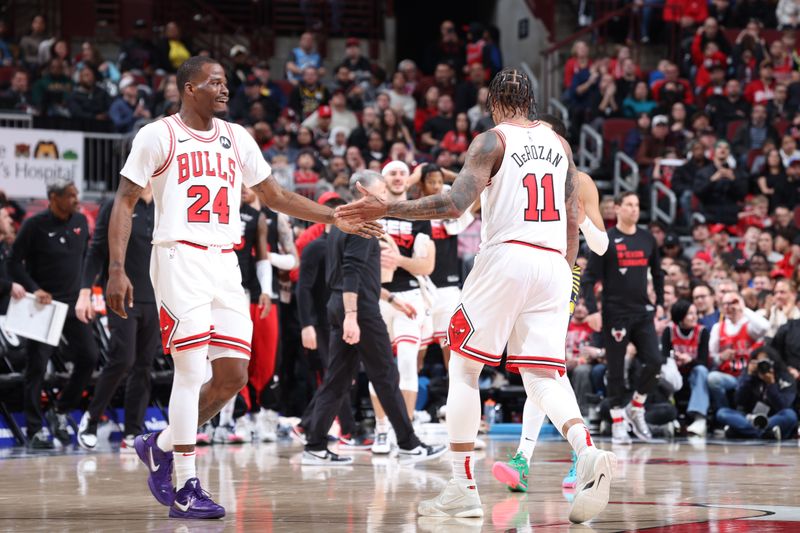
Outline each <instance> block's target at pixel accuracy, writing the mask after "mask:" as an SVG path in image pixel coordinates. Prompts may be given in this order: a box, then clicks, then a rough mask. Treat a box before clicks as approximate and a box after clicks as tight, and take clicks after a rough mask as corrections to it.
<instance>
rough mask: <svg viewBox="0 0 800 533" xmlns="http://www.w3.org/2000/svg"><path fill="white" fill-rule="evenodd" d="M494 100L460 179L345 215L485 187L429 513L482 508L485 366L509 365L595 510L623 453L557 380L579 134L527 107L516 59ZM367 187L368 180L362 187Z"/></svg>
mask: <svg viewBox="0 0 800 533" xmlns="http://www.w3.org/2000/svg"><path fill="white" fill-rule="evenodd" d="M488 103H489V109H490V110H491V113H492V118H493V119H494V121H495V123H496V124H498V125H497V126H496V127H495V128H493V129H491V130H489V131H487V132H485V133H482V134H481V135H479V136H478V137H476V138H475V140H474V141H473V142H472V144H471V146H470V147H469V151H468V153H467V159H466V162H465V164H464V168H463V169H462V170H461V172H460V173H459V175H458V178H457V179H456V181H455V182H454V183H453V187H452V189H451V190H450V191H448V192H444V193H442V194H438V195H433V196H427V197H424V198H421V199H419V200H414V201H406V202H397V203H393V204H388V203H385V202H383V201H381V200H380V199H378V198H376V197H375V196H371V195H368V194H366V193H365V197H364V198H362V199H361V200H359V201H358V202H355V203H353V204H350V205H347V206H342V207H339V208H337V211H336V216H337V219H342V220H348V221H350V222H361V221H364V220H376V219H379V218H382V217H384V216H386V215H389V216H396V217H402V218H409V219H414V220H416V219H422V220H426V219H441V218H457V217H459V216H461V214H462V213H463V212H464V210H466V209H467V208H468V207H469V206H470V205H472V203H473V202H474V201H475V200H476V199H477V197H478V195H481V206H482V210H483V212H482V219H483V224H482V228H481V232H482V236H481V237H482V239H481V241H482V242H481V251H480V253H479V254H478V257H477V258H476V260H475V266H474V268H473V270H472V271H471V272H470V274H469V276H468V277H467V280H466V282H465V284H464V289H463V293H462V295H461V303H460V305H459V307H458V309H457V310H456V312H455V314H454V315H453V317H452V318H451V320H450V326H449V328H448V333H447V336H448V343H449V344H450V349H451V351H452V352H454V353H455V354H456V355H454V356H452V357H451V360H450V388H449V393H448V399H447V431H448V436H449V438H450V449H451V452H452V458H453V464H452V468H453V479H451V480H450V482H449V483H448V484H447V486H446V487H445V488H444V489H443V490H442V492H441V494H439V496H437V497H436V498H434V499H431V500H425V501H423V502H421V503H420V504H419V513H420V514H422V515H425V516H444V517H448V516H453V517H464V518H468V517H481V516H483V509H482V507H481V501H480V497H479V496H478V491H477V486H476V483H475V480H474V479H473V476H472V466H473V449H474V444H473V443H474V440H475V437H476V435H477V433H478V426H479V424H480V395H479V392H478V377H479V375H480V372H481V369H482V368H483V365H484V364H490V365H493V366H497V365H499V364H500V361H501V359H502V353H503V349H504V348H505V347H506V345H508V357H507V365H508V366H509V367H510V368H513V369H517V370H518V371H519V372H520V373H521V374H522V380H523V383H524V385H525V390H526V392H527V393H528V396H529V397H530V398H532V400H533V401H534V402H535V403H536V405H538V407H539V408H540V409H542V410H543V411H544V412H545V414H547V416H548V418H550V420H552V421H553V424H554V425H555V426H556V428H558V429H559V431H560V432H561V434H562V435H563V436H564V437H566V439H567V440H568V441H569V443H570V445H571V446H572V448H573V449H574V450H575V452H576V453H577V454H578V486H577V491H576V494H575V499H574V500H573V503H572V506H571V509H570V513H569V518H570V520H571V521H573V522H584V521H586V520H590V519H591V518H593V517H595V516H596V515H597V514H599V513H600V512H601V511H602V510H603V509H604V508H605V506H606V505H607V503H608V497H609V489H610V481H611V478H612V477H613V475H614V469H615V466H616V457H615V456H614V454H612V453H610V452H606V451H602V450H599V449H598V448H596V447H595V446H594V443H593V441H592V438H591V436H590V435H589V430H588V429H587V428H586V426H585V425H584V423H583V419H582V418H581V413H580V409H579V408H578V404H577V402H576V401H575V396H574V394H571V393H570V392H568V391H567V390H566V388H565V387H564V386H562V385H561V384H560V383H559V382H558V381H557V379H556V378H557V376H559V375H560V374H562V375H563V373H564V372H565V370H566V368H565V347H564V339H565V338H566V334H567V323H568V318H569V302H570V298H569V294H570V285H571V281H572V273H571V267H570V265H571V264H572V263H573V262H574V261H575V258H576V256H577V251H578V206H577V191H576V186H575V174H576V173H577V169H576V168H575V164H574V162H573V160H572V150H571V149H570V147H569V144H568V143H567V142H566V141H564V140H563V139H562V138H560V137H559V136H558V135H556V134H555V133H554V132H553V131H552V130H551V129H550V128H548V127H546V126H543V125H542V124H540V123H539V122H536V121H530V120H529V119H528V118H527V117H528V116H529V112H530V111H531V110H532V109H533V107H534V101H533V92H532V86H531V81H530V80H529V79H528V77H527V76H526V75H525V74H524V73H523V72H521V71H519V70H516V69H513V68H506V69H504V70H502V71H501V72H500V73H498V74H497V75H496V76H495V78H494V79H493V80H492V82H491V84H490V86H489V102H488ZM362 192H365V191H362Z"/></svg>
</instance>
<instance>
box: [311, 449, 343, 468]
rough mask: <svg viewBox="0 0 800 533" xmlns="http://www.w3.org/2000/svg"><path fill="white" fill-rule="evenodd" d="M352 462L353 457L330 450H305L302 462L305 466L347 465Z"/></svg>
mask: <svg viewBox="0 0 800 533" xmlns="http://www.w3.org/2000/svg"><path fill="white" fill-rule="evenodd" d="M352 463H353V458H352V457H344V456H341V455H338V454H335V453H333V452H332V451H330V450H321V451H310V450H303V459H302V464H303V465H305V466H347V465H350V464H352Z"/></svg>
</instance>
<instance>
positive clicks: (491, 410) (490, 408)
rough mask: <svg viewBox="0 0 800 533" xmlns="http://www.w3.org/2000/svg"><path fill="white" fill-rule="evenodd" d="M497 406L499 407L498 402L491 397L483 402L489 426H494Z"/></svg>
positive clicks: (484, 415)
mask: <svg viewBox="0 0 800 533" xmlns="http://www.w3.org/2000/svg"><path fill="white" fill-rule="evenodd" d="M495 407H497V404H496V403H495V401H494V400H492V399H491V398H489V399H488V400H486V402H485V403H484V404H483V419H484V420H485V421H486V424H487V425H488V426H489V427H491V426H493V425H494V423H495V416H496V411H495Z"/></svg>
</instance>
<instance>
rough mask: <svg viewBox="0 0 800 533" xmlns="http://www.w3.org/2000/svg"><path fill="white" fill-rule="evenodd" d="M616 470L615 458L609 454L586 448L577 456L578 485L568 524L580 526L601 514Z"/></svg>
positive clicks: (606, 502) (606, 503)
mask: <svg viewBox="0 0 800 533" xmlns="http://www.w3.org/2000/svg"><path fill="white" fill-rule="evenodd" d="M616 468H617V456H616V455H614V454H613V453H611V452H606V451H603V450H599V449H597V448H588V449H587V450H585V451H584V452H583V453H582V454H580V455H579V456H578V465H577V471H578V483H577V485H576V491H575V499H574V500H573V501H572V507H571V508H570V510H569V520H570V522H573V523H575V524H580V523H582V522H586V521H588V520H591V519H592V518H594V517H595V516H597V515H599V514H600V513H601V512H603V509H605V508H606V505H608V496H609V491H610V489H611V480H612V479H613V477H614V473H615V470H616Z"/></svg>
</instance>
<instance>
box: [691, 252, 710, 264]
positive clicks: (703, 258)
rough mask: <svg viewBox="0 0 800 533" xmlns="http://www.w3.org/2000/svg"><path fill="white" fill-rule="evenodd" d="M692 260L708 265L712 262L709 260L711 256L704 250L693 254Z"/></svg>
mask: <svg viewBox="0 0 800 533" xmlns="http://www.w3.org/2000/svg"><path fill="white" fill-rule="evenodd" d="M694 259H699V260H700V261H703V262H704V263H708V264H709V265H710V264H711V263H713V262H714V260H713V259H712V258H711V254H710V253H708V252H706V251H705V250H700V251H699V252H697V253H696V254H694Z"/></svg>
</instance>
